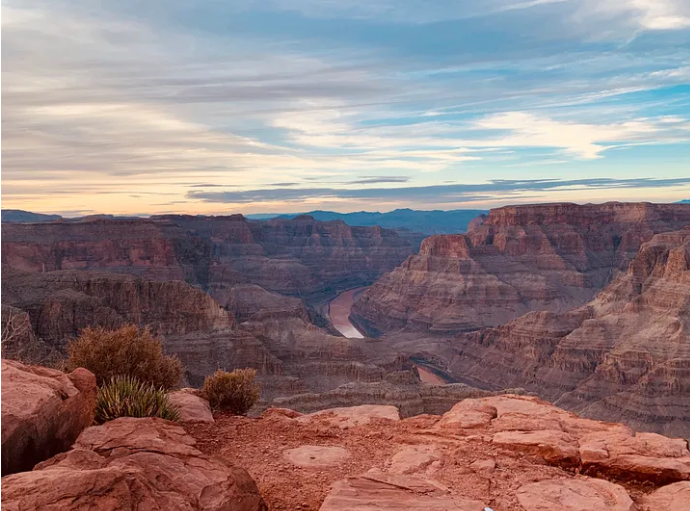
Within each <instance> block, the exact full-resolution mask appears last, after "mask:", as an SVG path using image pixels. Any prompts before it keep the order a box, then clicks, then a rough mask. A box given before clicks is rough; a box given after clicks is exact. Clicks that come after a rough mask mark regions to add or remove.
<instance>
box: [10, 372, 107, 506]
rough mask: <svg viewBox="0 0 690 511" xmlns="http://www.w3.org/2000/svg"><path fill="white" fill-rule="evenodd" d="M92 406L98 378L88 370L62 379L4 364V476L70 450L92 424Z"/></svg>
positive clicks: (51, 374)
mask: <svg viewBox="0 0 690 511" xmlns="http://www.w3.org/2000/svg"><path fill="white" fill-rule="evenodd" d="M95 403H96V378H95V377H94V375H93V374H91V373H90V372H89V371H87V370H86V369H76V370H75V371H73V372H72V373H70V374H65V373H63V372H61V371H57V370H55V369H48V368H46V367H38V366H25V365H23V364H21V363H19V362H16V361H10V360H5V359H3V360H2V474H3V475H7V474H12V473H14V472H19V471H22V470H31V468H32V467H33V466H34V465H35V464H36V463H38V462H40V461H43V460H45V459H47V458H49V457H50V456H53V455H54V454H57V453H59V452H62V451H64V450H66V449H68V448H69V446H70V445H72V442H74V440H75V439H76V438H77V436H78V435H79V434H80V433H81V432H82V430H84V428H86V427H88V426H89V425H90V424H91V422H92V421H93V410H94V406H95ZM4 490H5V486H4V483H3V495H4V493H5V491H4ZM3 505H4V502H3ZM8 509H9V508H8Z"/></svg>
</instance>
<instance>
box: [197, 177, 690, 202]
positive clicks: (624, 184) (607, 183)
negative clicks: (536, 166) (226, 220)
mask: <svg viewBox="0 0 690 511" xmlns="http://www.w3.org/2000/svg"><path fill="white" fill-rule="evenodd" d="M688 184H690V177H687V178H674V179H655V178H637V179H611V178H593V179H570V180H561V179H533V180H510V179H500V180H499V179H497V180H492V181H490V182H489V183H481V184H449V185H436V186H410V187H399V188H357V189H340V188H300V189H294V188H274V189H262V190H244V191H228V192H189V193H188V194H187V197H188V198H189V199H195V200H201V201H204V202H212V203H230V204H243V203H259V202H261V203H265V202H300V201H305V200H308V199H309V200H313V199H366V200H391V199H395V200H397V201H401V202H404V201H410V200H414V201H416V202H422V203H424V202H426V203H443V202H468V201H473V200H474V201H476V200H485V199H488V198H495V196H496V195H498V196H500V195H511V194H514V193H516V192H530V191H531V192H534V191H545V190H557V189H561V190H562V189H566V188H567V189H570V190H573V189H578V190H582V191H585V190H591V189H598V190H615V189H622V188H666V187H675V186H681V185H688Z"/></svg>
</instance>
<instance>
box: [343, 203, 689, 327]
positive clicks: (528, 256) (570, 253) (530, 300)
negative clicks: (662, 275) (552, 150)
mask: <svg viewBox="0 0 690 511" xmlns="http://www.w3.org/2000/svg"><path fill="white" fill-rule="evenodd" d="M686 225H690V206H689V205H683V204H648V203H632V204H622V203H607V204H586V205H583V206H580V205H576V204H543V205H534V206H515V207H505V208H499V209H494V210H492V211H491V212H490V213H489V215H487V216H486V218H484V219H483V221H482V222H473V224H472V226H471V227H470V230H469V231H468V233H467V234H464V235H448V236H432V237H430V238H427V239H426V240H424V242H423V243H422V247H421V249H420V253H419V254H417V255H414V256H411V257H409V258H408V259H407V260H406V261H405V262H404V263H403V264H402V265H400V266H398V267H397V268H396V269H395V270H393V271H392V272H390V273H387V274H385V275H384V276H383V277H381V278H380V279H379V280H378V281H377V282H376V283H375V284H374V285H373V286H371V288H370V289H369V290H368V291H367V292H365V293H363V294H362V295H361V297H360V299H359V300H358V301H357V303H356V304H355V306H354V308H353V316H352V317H353V319H354V321H355V322H356V323H357V324H358V325H360V326H362V327H363V328H365V329H367V330H368V331H369V332H372V333H375V332H381V331H383V332H387V331H391V330H395V329H398V328H402V327H405V328H408V329H415V330H430V331H434V332H453V331H468V330H476V329H478V328H481V327H483V326H496V325H500V324H502V323H505V322H507V321H510V320H511V319H514V318H517V317H519V316H521V315H522V314H525V313H527V312H529V311H532V310H544V311H552V312H561V311H565V310H567V309H569V308H572V307H576V306H580V305H582V304H584V303H586V302H587V301H589V300H591V299H592V298H593V297H594V295H595V294H596V292H598V291H599V290H601V289H602V288H603V287H604V286H605V285H606V284H608V283H609V282H610V281H611V279H612V278H613V277H614V276H615V275H616V274H617V273H618V272H619V271H625V270H626V269H627V267H628V264H629V263H630V261H631V260H632V258H633V257H634V256H635V254H636V253H637V251H638V249H639V247H640V245H641V244H642V243H644V242H646V241H649V240H650V239H651V238H652V236H653V235H654V234H655V233H660V232H666V231H672V230H676V229H679V228H683V227H685V226H686Z"/></svg>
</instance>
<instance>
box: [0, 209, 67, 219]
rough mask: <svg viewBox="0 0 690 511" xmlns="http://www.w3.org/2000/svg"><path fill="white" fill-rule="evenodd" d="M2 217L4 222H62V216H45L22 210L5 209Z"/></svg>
mask: <svg viewBox="0 0 690 511" xmlns="http://www.w3.org/2000/svg"><path fill="white" fill-rule="evenodd" d="M1 215H2V221H3V222H52V221H54V220H62V217H61V216H60V215H44V214H42V213H32V212H31V211H24V210H22V209H3V210H2V213H1Z"/></svg>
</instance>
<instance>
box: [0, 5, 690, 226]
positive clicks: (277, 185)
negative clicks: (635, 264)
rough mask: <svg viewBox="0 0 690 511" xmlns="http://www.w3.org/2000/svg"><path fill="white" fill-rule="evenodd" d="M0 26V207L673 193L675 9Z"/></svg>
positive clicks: (112, 12) (31, 8) (47, 17)
mask: <svg viewBox="0 0 690 511" xmlns="http://www.w3.org/2000/svg"><path fill="white" fill-rule="evenodd" d="M2 11H3V16H2V28H3V43H4V48H3V60H4V62H3V107H4V110H3V126H2V135H3V143H4V144H3V154H2V164H3V171H4V172H3V199H5V201H6V205H7V206H12V207H24V208H33V209H36V210H41V211H49V210H69V209H72V205H71V203H75V202H78V203H79V204H80V206H79V207H82V206H81V204H83V207H84V209H93V210H99V209H100V210H102V211H108V210H110V211H113V212H120V213H128V212H135V211H136V212H141V211H150V212H156V211H160V209H159V208H158V207H157V206H158V205H171V204H175V203H177V204H184V206H185V208H189V210H193V211H198V212H205V211H208V210H209V208H210V207H211V206H209V204H214V202H208V199H209V197H210V196H207V195H203V194H206V193H212V192H217V193H226V192H227V193H237V194H238V195H235V197H236V198H237V199H238V201H239V202H238V203H239V204H247V203H248V201H250V200H251V201H256V200H260V199H259V198H258V197H262V196H265V195H262V193H263V192H261V193H259V192H260V191H262V190H268V189H273V192H275V193H274V195H272V196H271V197H273V198H272V199H270V198H267V199H266V200H280V199H279V197H283V198H284V200H287V201H297V200H309V197H308V196H307V194H306V192H305V191H304V190H307V187H303V183H309V182H311V183H319V185H318V186H312V187H308V189H311V190H312V191H313V193H314V195H313V197H312V199H313V200H316V199H315V198H316V197H332V198H333V200H341V199H347V198H349V197H352V195H351V190H352V189H353V188H355V187H357V188H362V189H363V190H369V188H364V187H366V186H368V185H375V184H381V185H382V186H381V187H380V189H381V190H398V191H400V190H403V191H400V192H399V193H400V194H401V195H399V196H398V200H399V201H407V200H411V199H410V196H409V194H408V192H407V191H404V190H412V189H415V188H416V189H419V190H430V189H432V188H433V185H438V184H439V183H443V182H444V181H449V180H453V181H459V182H468V185H469V184H472V183H474V184H475V185H477V186H483V185H482V183H484V182H487V181H489V180H491V179H493V180H494V181H493V182H494V183H495V182H497V181H496V180H497V179H504V180H505V179H507V180H510V179H513V178H515V177H524V178H526V180H527V181H529V180H530V179H532V178H540V177H544V175H545V173H548V175H549V176H553V177H555V178H558V179H560V180H568V178H569V177H570V176H572V175H573V172H580V173H581V176H582V177H590V176H592V175H595V176H596V175H608V176H612V177H613V178H614V179H617V178H623V177H624V176H627V175H629V176H649V175H659V176H662V177H667V178H669V179H674V178H680V177H682V176H683V175H685V174H687V164H688V154H689V153H690V144H689V143H688V138H690V90H689V89H688V88H687V83H688V76H689V75H688V65H687V62H688V61H690V30H689V28H690V25H689V24H688V20H690V4H689V3H688V2H686V1H685V0H658V1H657V0H654V1H653V0H609V1H607V2H601V1H598V0H563V1H559V0H528V1H525V0H485V1H483V2H476V1H470V0H460V1H457V2H441V3H434V2H431V3H430V2H426V1H423V0H403V1H393V0H372V1H371V2H356V1H354V0H344V1H342V2H321V1H317V0H295V1H290V2H287V1H285V0H271V1H268V2H261V3H256V2H249V1H245V0H236V1H231V2H210V1H206V0H203V1H201V2H199V3H198V4H195V8H194V9H190V8H189V5H188V4H186V3H183V2H180V1H179V0H172V1H170V2H165V3H163V2H159V1H152V2H146V3H144V4H141V3H140V2H133V1H132V0H122V1H121V2H116V3H115V2H114V3H110V4H107V5H105V4H104V5H101V6H99V8H98V9H94V8H93V6H91V5H90V4H89V2H86V1H85V0H57V1H55V2H46V1H45V0H22V1H21V2H20V1H18V0H8V1H7V2H4V3H3V7H2ZM622 148H627V150H626V151H620V149H622ZM614 149H615V150H614ZM537 153H539V154H538V155H537ZM651 153H653V154H651ZM518 169H520V170H518ZM517 172H520V175H519V176H517V175H516V173H517ZM513 181H515V180H514V179H513ZM470 182H471V183H470ZM645 183H647V184H645ZM399 184H405V186H404V187H402V186H397V187H396V186H394V185H399ZM492 186H496V185H495V184H494V185H492ZM636 186H639V187H644V189H645V190H647V191H646V192H645V193H650V194H651V193H653V190H654V187H653V186H652V185H649V186H648V182H647V181H641V182H639V183H637V185H636ZM190 189H191V191H190ZM228 189H230V190H228ZM287 189H290V190H292V191H293V192H294V193H293V194H290V193H287V192H285V193H283V192H280V190H287ZM377 189H379V188H377ZM608 189H610V190H616V189H620V188H616V187H610V188H608ZM626 189H629V188H628V187H626ZM660 189H661V188H658V187H657V188H656V190H660ZM319 190H320V191H319ZM324 190H326V191H324ZM329 190H334V191H333V192H331V191H329ZM339 190H340V192H338V191H339ZM444 190H445V189H444ZM670 190H671V189H670V188H665V189H664V194H665V193H667V192H668V193H670ZM674 190H675V189H674ZM446 191H447V190H446ZM446 191H443V193H446ZM188 192H189V195H188ZM254 192H256V193H254ZM456 192H457V190H456ZM494 192H496V193H498V192H497V191H496V190H494ZM494 192H489V191H487V193H494ZM281 193H282V195H281ZM363 193H365V195H363V196H361V197H359V198H358V200H362V201H364V200H368V199H367V196H366V193H374V192H363ZM381 193H382V197H384V196H385V197H386V199H387V200H390V201H394V200H395V195H394V193H395V192H394V191H389V192H381ZM409 193H412V192H409ZM420 193H422V194H424V193H425V192H423V191H421V192H420ZM449 193H450V192H449ZM453 193H455V192H453ZM481 193H484V191H482V192H481ZM506 193H508V192H506ZM674 193H675V192H674ZM243 194H244V195H243ZM664 194H658V195H656V196H654V197H659V198H664V197H666V195H664ZM155 196H160V199H161V200H156V199H155ZM164 197H165V198H164ZM186 197H188V198H186ZM227 197H230V196H227ZM266 197H268V196H266ZM371 197H372V198H371V200H375V198H376V197H378V196H375V195H374V196H371ZM441 197H442V199H443V200H445V199H444V197H446V196H445V195H442V196H441ZM468 197H469V196H468ZM473 197H479V195H475V196H473ZM654 197H650V198H654ZM163 200H164V201H165V203H163V202H162V201H163ZM182 200H184V201H186V202H180V201H182Z"/></svg>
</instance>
